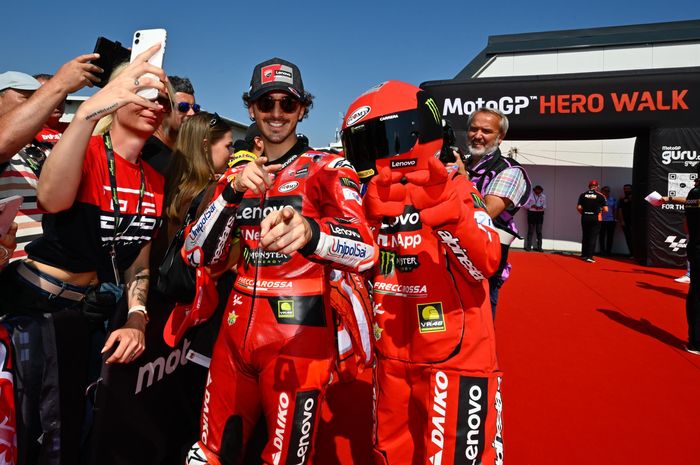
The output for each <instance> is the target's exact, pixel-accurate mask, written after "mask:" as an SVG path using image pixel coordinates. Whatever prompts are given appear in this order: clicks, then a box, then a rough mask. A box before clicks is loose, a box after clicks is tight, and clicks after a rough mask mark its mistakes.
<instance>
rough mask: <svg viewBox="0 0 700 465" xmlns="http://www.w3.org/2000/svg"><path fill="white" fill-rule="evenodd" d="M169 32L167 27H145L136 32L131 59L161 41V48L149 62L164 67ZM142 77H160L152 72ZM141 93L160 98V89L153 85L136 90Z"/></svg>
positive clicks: (137, 93)
mask: <svg viewBox="0 0 700 465" xmlns="http://www.w3.org/2000/svg"><path fill="white" fill-rule="evenodd" d="M167 36H168V33H167V31H166V30H165V29H143V30H140V31H136V32H134V40H133V41H132V42H131V60H130V61H134V59H135V58H136V57H137V56H139V55H140V54H141V53H142V52H145V51H146V50H148V49H149V48H151V47H152V46H154V45H155V44H157V43H160V50H158V51H157V52H156V54H155V55H153V56H152V57H151V58H150V59H149V60H148V62H149V63H150V64H152V65H153V66H157V67H159V68H162V67H163V57H164V56H165V39H166V38H167ZM142 77H146V78H150V79H158V76H156V75H155V74H152V73H146V74H144V75H143V76H142ZM136 95H139V96H141V97H143V98H146V99H148V100H155V99H156V98H158V89H155V88H153V87H147V88H144V89H141V90H139V91H138V92H136Z"/></svg>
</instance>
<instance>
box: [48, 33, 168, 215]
mask: <svg viewBox="0 0 700 465" xmlns="http://www.w3.org/2000/svg"><path fill="white" fill-rule="evenodd" d="M159 48H160V44H157V45H154V46H153V47H151V48H150V49H148V50H146V51H145V52H144V53H142V54H141V55H139V56H138V57H137V58H136V60H134V61H133V62H132V63H131V64H129V66H127V67H126V68H125V69H124V71H123V72H122V73H121V74H119V76H117V77H116V78H115V79H113V80H112V81H111V82H110V83H109V84H107V85H106V86H105V87H104V88H103V89H102V90H100V91H99V92H97V93H96V94H95V95H93V96H92V97H90V98H89V99H87V100H86V101H85V102H83V104H82V105H80V107H79V108H78V111H76V112H75V116H74V117H73V121H72V122H71V123H70V125H69V126H68V129H66V132H65V133H64V134H63V136H62V137H61V140H59V141H58V143H57V144H56V146H55V147H54V148H53V150H52V151H51V156H50V157H48V158H47V159H46V162H45V163H44V166H43V168H42V171H41V177H40V178H39V184H38V186H37V199H38V201H39V204H40V205H41V207H42V208H43V209H45V210H46V211H48V212H50V213H55V212H59V211H62V210H66V209H68V208H70V206H71V205H73V202H74V200H75V197H76V195H77V192H78V187H79V185H80V177H81V175H82V167H83V161H84V159H85V151H86V149H87V145H88V142H89V141H90V136H91V135H92V131H93V129H94V128H95V125H96V124H97V122H98V121H99V120H100V118H102V117H103V116H106V115H108V114H110V113H114V112H115V111H117V110H118V109H119V108H121V107H123V106H124V105H126V104H128V103H135V104H137V105H139V106H142V107H144V108H150V109H152V110H159V109H160V106H159V104H158V103H156V102H151V101H150V100H146V99H144V98H143V97H140V96H138V95H136V92H137V91H138V90H140V89H142V88H145V87H155V88H156V89H158V90H159V91H161V92H164V89H165V84H164V82H165V80H166V77H165V73H164V72H163V70H162V69H161V68H158V67H156V66H153V65H151V64H149V63H148V62H147V60H148V58H150V57H151V56H152V55H153V54H154V53H155V52H156V51H157V50H158V49H159ZM145 73H153V74H155V75H157V76H158V77H159V79H160V80H158V81H156V82H153V81H154V80H152V79H149V78H146V77H142V76H143V75H144V74H145Z"/></svg>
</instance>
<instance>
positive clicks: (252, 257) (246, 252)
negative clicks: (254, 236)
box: [243, 247, 289, 269]
mask: <svg viewBox="0 0 700 465" xmlns="http://www.w3.org/2000/svg"><path fill="white" fill-rule="evenodd" d="M243 260H245V266H246V269H247V268H248V266H250V265H251V264H255V265H256V266H275V265H280V264H282V263H285V262H286V261H288V260H289V256H288V255H285V254H282V253H279V252H268V251H265V250H259V249H251V248H250V247H244V248H243Z"/></svg>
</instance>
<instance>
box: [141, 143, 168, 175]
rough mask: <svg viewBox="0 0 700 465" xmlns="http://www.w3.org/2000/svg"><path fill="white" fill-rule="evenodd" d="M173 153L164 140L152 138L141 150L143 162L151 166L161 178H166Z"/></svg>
mask: <svg viewBox="0 0 700 465" xmlns="http://www.w3.org/2000/svg"><path fill="white" fill-rule="evenodd" d="M172 153H173V151H172V150H170V147H168V146H167V145H165V144H164V143H163V141H162V140H160V139H158V138H157V137H156V136H151V137H149V138H148V140H147V141H146V143H145V144H144V146H143V149H142V150H141V160H143V161H145V162H146V163H148V164H149V165H151V167H152V168H153V169H154V170H156V171H158V173H160V175H161V176H165V173H166V171H167V170H168V165H169V164H170V158H171V157H170V156H171V155H172Z"/></svg>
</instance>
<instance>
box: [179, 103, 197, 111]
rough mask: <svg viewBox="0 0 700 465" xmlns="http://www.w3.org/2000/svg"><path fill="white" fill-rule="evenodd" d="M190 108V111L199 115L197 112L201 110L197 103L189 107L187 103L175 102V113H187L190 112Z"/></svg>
mask: <svg viewBox="0 0 700 465" xmlns="http://www.w3.org/2000/svg"><path fill="white" fill-rule="evenodd" d="M190 107H192V111H193V112H195V113H199V110H201V109H202V107H201V106H200V105H199V104H198V103H193V104H191V105H190V104H189V103H188V102H177V111H179V112H180V113H187V112H188V111H190Z"/></svg>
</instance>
